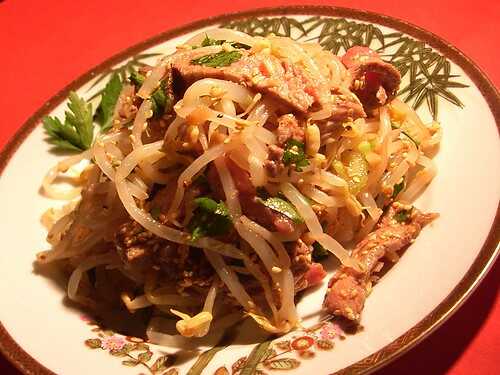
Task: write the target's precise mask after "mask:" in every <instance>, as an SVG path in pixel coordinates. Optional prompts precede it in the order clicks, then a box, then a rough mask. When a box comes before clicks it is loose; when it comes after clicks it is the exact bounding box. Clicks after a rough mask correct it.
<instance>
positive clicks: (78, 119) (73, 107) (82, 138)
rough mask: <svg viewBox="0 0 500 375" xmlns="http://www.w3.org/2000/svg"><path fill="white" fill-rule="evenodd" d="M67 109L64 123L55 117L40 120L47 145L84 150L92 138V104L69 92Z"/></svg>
mask: <svg viewBox="0 0 500 375" xmlns="http://www.w3.org/2000/svg"><path fill="white" fill-rule="evenodd" d="M68 108H69V111H66V112H65V119H64V123H63V122H61V120H59V119H58V118H57V117H50V116H45V117H44V118H43V119H42V122H43V127H44V129H45V131H46V132H47V134H48V135H49V143H51V144H53V145H54V146H56V148H59V149H62V150H68V151H83V150H86V149H88V148H89V147H90V146H91V145H92V139H93V138H94V125H93V123H92V104H90V103H87V102H86V101H85V100H83V99H82V98H80V97H79V96H78V95H77V94H76V93H75V92H74V91H71V92H70V93H69V102H68Z"/></svg>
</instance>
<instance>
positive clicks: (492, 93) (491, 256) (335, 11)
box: [0, 6, 500, 375]
mask: <svg viewBox="0 0 500 375" xmlns="http://www.w3.org/2000/svg"><path fill="white" fill-rule="evenodd" d="M274 15H318V16H330V17H332V16H335V17H349V18H353V19H356V20H360V21H365V22H371V23H376V24H380V25H383V26H387V27H391V28H393V29H397V30H398V31H402V32H404V33H405V34H408V35H410V36H413V37H415V38H417V39H420V40H422V41H424V42H425V43H427V44H428V45H430V46H431V47H433V48H435V49H437V50H439V51H440V52H441V53H443V54H444V55H445V56H446V57H447V58H449V59H451V60H452V61H453V62H454V63H455V64H457V65H458V66H460V67H461V68H462V69H463V70H464V71H465V73H466V74H467V75H468V76H469V78H470V79H471V80H472V81H473V82H474V84H475V85H476V86H477V88H478V89H479V90H480V91H481V93H482V95H483V97H484V98H485V99H486V101H487V103H488V105H489V107H490V110H491V112H492V114H493V117H494V118H495V122H496V124H497V130H498V131H500V95H499V93H498V91H497V89H496V88H495V86H494V85H493V84H492V83H491V82H490V81H489V79H488V78H487V77H486V75H485V74H484V73H483V72H482V71H481V69H480V68H479V67H478V66H477V65H475V63H474V62H473V61H472V60H470V59H469V58H468V57H467V56H465V55H464V54H463V53H462V52H461V51H460V50H458V49H457V48H455V47H454V46H452V45H451V44H449V43H447V42H446V41H444V40H443V39H441V38H440V37H438V36H437V35H435V34H433V33H431V32H429V31H426V30H424V29H422V28H420V27H418V26H415V25H413V24H411V23H408V22H405V21H402V20H399V19H396V18H393V17H389V16H385V15H381V14H377V13H373V12H367V11H362V10H357V9H350V8H337V7H329V6H285V7H275V8H262V9H255V10H250V11H243V12H236V13H230V14H225V15H220V16H216V17H211V18H208V19H206V20H200V21H195V22H192V23H190V24H187V25H185V26H182V27H179V28H176V29H172V30H170V31H166V32H163V33H160V34H158V35H156V36H154V37H152V38H150V39H147V40H145V41H143V42H141V43H139V44H136V45H134V46H132V47H130V48H127V49H125V50H124V51H122V52H120V53H118V54H116V55H114V56H113V57H111V58H109V59H107V60H106V61H104V62H103V63H101V64H99V65H98V66H96V67H95V68H93V69H92V70H90V71H88V72H87V73H85V74H83V75H82V76H80V77H79V78H78V79H76V80H75V81H73V82H72V83H70V84H69V85H68V86H66V87H65V88H63V89H62V90H61V91H59V92H58V93H57V94H56V95H54V96H53V97H52V98H51V99H49V100H48V101H47V102H46V103H45V104H44V105H43V106H42V107H41V108H40V109H39V110H38V111H36V112H35V113H34V114H33V115H32V116H31V117H30V118H29V119H28V120H27V121H26V122H25V123H24V124H23V126H22V127H21V128H20V129H19V130H18V131H17V132H16V133H15V135H14V136H13V137H12V138H11V140H10V141H9V142H8V143H7V145H6V146H5V147H4V149H3V150H2V151H1V153H0V176H1V174H2V173H3V171H4V169H5V167H6V166H7V164H8V162H9V160H10V158H11V157H12V156H13V155H14V153H15V152H16V150H17V149H18V147H19V146H20V145H21V144H22V143H23V142H24V140H25V139H26V138H27V137H28V136H29V134H30V133H31V131H32V130H33V129H34V128H35V127H36V125H37V124H38V123H39V122H40V119H41V118H42V116H44V115H46V114H48V113H49V112H50V111H51V110H52V109H54V108H55V107H56V106H57V105H58V104H59V103H61V102H62V101H63V100H64V99H65V98H66V97H67V96H68V93H69V91H71V90H76V89H78V88H79V87H80V86H82V85H83V84H84V83H86V82H87V81H89V80H90V79H92V78H94V77H95V76H96V75H97V74H99V73H100V72H102V71H104V70H105V69H107V68H109V67H111V66H113V65H115V64H117V63H119V62H120V61H122V60H123V59H126V58H127V57H130V56H133V55H135V54H137V53H139V52H140V51H142V50H144V49H146V48H149V47H152V46H154V45H156V44H159V43H161V42H164V41H167V40H169V39H172V38H174V37H177V36H180V35H182V34H185V33H187V32H190V31H194V30H196V29H199V28H202V27H206V26H210V25H214V24H219V23H222V22H227V21H230V20H235V19H241V18H247V17H260V16H274ZM499 240H500V207H498V206H497V211H496V215H495V219H494V221H493V223H492V225H491V228H490V232H489V234H488V237H487V238H486V240H485V242H484V244H483V246H482V248H481V251H480V252H479V254H478V256H477V257H476V259H475V260H474V262H473V264H472V265H471V267H470V268H469V270H468V271H467V273H466V274H465V276H464V277H463V278H462V280H461V281H460V282H459V283H458V284H457V286H456V287H455V288H454V289H453V290H452V291H451V292H450V294H449V295H448V296H447V297H446V298H445V299H444V300H443V301H442V302H441V303H440V304H439V305H438V306H437V307H436V308H435V309H434V310H433V311H432V312H431V313H429V314H428V315H427V316H426V317H425V318H424V319H422V320H421V321H420V322H419V323H418V324H417V325H415V326H414V327H413V328H411V329H410V330H408V331H407V332H405V333H404V334H403V335H401V336H400V337H398V338H397V339H396V340H394V341H393V342H391V343H390V344H388V345H386V346H385V347H383V348H382V349H380V350H378V351H377V352H375V353H373V354H371V355H370V356H368V357H366V358H364V359H362V360H360V361H358V362H356V363H354V364H352V365H350V366H348V367H346V368H344V369H342V370H340V371H337V372H335V375H340V374H342V375H345V374H368V373H371V372H373V371H375V370H377V369H379V368H381V367H382V366H384V365H386V364H388V363H389V362H390V361H392V360H394V359H396V358H398V357H399V356H401V355H402V354H404V353H405V352H407V351H408V350H409V349H411V348H412V347H414V346H415V345H416V344H418V343H419V342H421V341H422V340H423V339H425V338H426V337H427V336H428V335H429V334H430V333H431V332H433V331H434V330H435V329H436V328H438V327H439V326H440V325H441V324H442V323H444V321H445V320H446V319H448V318H449V317H450V316H451V314H452V313H454V312H455V311H456V310H457V309H458V308H459V307H460V306H461V305H462V303H464V302H465V300H466V299H467V298H468V297H469V296H470V294H471V293H472V292H473V291H474V290H475V288H476V287H477V286H478V285H479V283H480V282H481V280H482V279H483V278H484V276H485V275H486V273H487V272H488V271H489V269H490V268H491V266H492V265H493V264H494V262H495V259H496V258H497V256H498V253H499V252H500V244H499ZM0 351H1V352H2V353H3V355H4V356H5V357H6V358H7V359H8V360H9V361H11V362H12V363H13V364H14V365H15V366H16V367H17V368H18V369H19V370H20V371H21V372H23V373H24V374H30V375H39V374H40V375H52V374H55V373H54V372H52V371H51V370H49V369H47V368H46V367H44V366H43V365H42V364H40V363H39V362H38V361H36V360H35V359H34V358H33V357H31V356H30V355H29V354H28V353H27V352H26V351H25V350H24V349H22V348H21V347H20V346H19V344H17V342H16V341H15V340H14V339H13V338H12V337H11V336H10V335H9V333H8V332H7V330H6V328H5V327H4V326H3V324H2V323H1V322H0Z"/></svg>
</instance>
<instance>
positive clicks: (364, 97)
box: [342, 46, 401, 111]
mask: <svg viewBox="0 0 500 375" xmlns="http://www.w3.org/2000/svg"><path fill="white" fill-rule="evenodd" d="M342 62H343V63H344V65H345V66H346V67H347V68H348V72H349V74H350V80H349V88H350V90H351V91H352V92H353V93H355V94H356V96H357V97H358V98H359V100H360V101H361V103H363V106H364V108H365V110H367V111H370V110H372V109H374V108H377V107H379V106H381V105H384V104H385V103H386V102H387V101H388V100H390V99H392V98H393V97H394V96H395V95H396V94H397V91H398V88H399V84H400V83H401V75H400V74H399V71H398V70H397V69H396V68H395V67H394V65H392V64H389V63H386V62H384V61H382V59H381V58H380V56H379V55H378V53H376V52H375V51H373V50H371V49H369V48H367V47H359V46H356V47H352V48H350V49H349V50H348V51H347V52H346V54H345V55H344V56H343V57H342Z"/></svg>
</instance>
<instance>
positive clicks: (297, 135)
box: [276, 114, 305, 147]
mask: <svg viewBox="0 0 500 375" xmlns="http://www.w3.org/2000/svg"><path fill="white" fill-rule="evenodd" d="M277 124H278V125H277V129H276V133H277V135H278V145H279V146H281V147H283V146H284V145H286V143H287V142H288V140H290V139H293V140H295V141H298V142H302V143H303V142H304V140H305V134H304V126H302V125H301V124H299V121H298V120H297V118H296V117H295V116H294V115H292V114H287V115H283V116H280V117H278V120H277Z"/></svg>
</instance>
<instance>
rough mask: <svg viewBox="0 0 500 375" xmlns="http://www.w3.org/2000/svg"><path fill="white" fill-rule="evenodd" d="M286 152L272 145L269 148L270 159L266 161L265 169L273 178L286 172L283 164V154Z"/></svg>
mask: <svg viewBox="0 0 500 375" xmlns="http://www.w3.org/2000/svg"><path fill="white" fill-rule="evenodd" d="M284 153H285V150H284V149H283V148H281V147H279V146H276V145H270V146H269V148H268V159H267V160H264V168H265V169H266V171H267V173H268V174H269V176H271V177H276V176H278V175H280V174H281V173H282V172H283V171H284V170H285V163H283V154H284Z"/></svg>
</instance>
